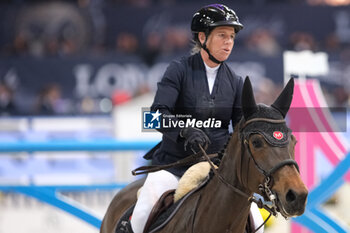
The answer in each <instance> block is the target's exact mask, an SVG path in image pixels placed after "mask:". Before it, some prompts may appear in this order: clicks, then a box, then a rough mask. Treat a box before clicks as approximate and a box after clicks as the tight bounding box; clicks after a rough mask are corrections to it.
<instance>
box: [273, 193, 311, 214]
mask: <svg viewBox="0 0 350 233" xmlns="http://www.w3.org/2000/svg"><path fill="white" fill-rule="evenodd" d="M307 195H308V191H307V190H303V191H299V192H297V191H295V190H293V189H289V190H288V191H287V193H286V194H285V195H284V196H280V195H279V201H278V208H279V211H280V213H281V214H282V215H285V217H293V216H300V215H302V214H303V213H304V211H305V207H306V202H307Z"/></svg>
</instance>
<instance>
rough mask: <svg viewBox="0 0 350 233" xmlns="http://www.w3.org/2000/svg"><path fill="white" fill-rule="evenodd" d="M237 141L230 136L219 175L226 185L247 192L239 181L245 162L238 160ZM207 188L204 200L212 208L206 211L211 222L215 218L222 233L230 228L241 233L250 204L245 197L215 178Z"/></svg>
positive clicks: (235, 137) (234, 137) (239, 149)
mask: <svg viewBox="0 0 350 233" xmlns="http://www.w3.org/2000/svg"><path fill="white" fill-rule="evenodd" d="M238 139H239V138H238V135H235V134H234V135H233V136H232V138H231V140H230V142H229V145H228V147H227V151H226V153H225V156H224V157H223V159H222V161H221V165H220V168H219V174H220V175H221V176H222V177H223V179H224V180H225V181H227V182H228V183H230V184H232V185H233V186H235V187H237V188H239V189H241V190H242V191H244V192H247V190H246V189H245V188H244V185H243V184H242V181H241V180H242V178H241V173H242V172H241V171H242V169H241V166H243V165H244V164H245V162H246V161H241V159H240V158H241V154H240V153H241V148H240V143H239V140H238ZM207 188H208V189H209V190H210V191H208V192H206V195H205V196H206V198H205V199H207V201H208V203H210V206H214V209H210V210H209V209H208V212H209V211H211V213H208V214H210V215H211V216H212V220H213V221H215V220H214V219H215V218H217V219H216V221H218V222H219V223H220V224H222V225H223V229H222V230H224V231H223V232H226V230H229V229H230V228H231V227H233V229H231V230H233V231H232V232H243V231H244V227H245V225H246V221H247V218H248V214H249V209H250V202H249V201H248V198H247V196H242V195H240V194H238V193H237V192H236V191H235V190H234V189H232V188H231V187H229V186H228V185H227V184H224V183H223V182H222V181H221V180H219V178H218V177H216V176H214V178H213V180H212V181H211V182H210V183H209V184H208V187H207ZM223 213H225V214H223ZM231 225H232V226H231ZM233 225H234V226H233ZM218 232H219V231H218ZM227 232H230V231H227Z"/></svg>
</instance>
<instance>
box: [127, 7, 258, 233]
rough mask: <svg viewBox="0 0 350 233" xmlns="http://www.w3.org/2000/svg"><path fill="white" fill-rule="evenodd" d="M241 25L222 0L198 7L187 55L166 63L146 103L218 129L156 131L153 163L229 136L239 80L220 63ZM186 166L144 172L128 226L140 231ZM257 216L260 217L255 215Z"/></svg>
mask: <svg viewBox="0 0 350 233" xmlns="http://www.w3.org/2000/svg"><path fill="white" fill-rule="evenodd" d="M242 28H243V25H242V24H241V23H240V22H239V19H238V17H237V15H236V13H235V12H234V11H233V10H232V9H230V8H228V7H227V6H225V5H222V4H212V5H208V6H205V7H203V8H201V9H200V10H199V11H198V12H196V13H195V14H194V15H193V18H192V24H191V31H192V33H193V40H194V43H195V45H194V48H193V50H192V55H190V56H187V57H184V58H182V59H180V60H179V61H173V62H171V63H170V65H169V66H168V68H167V70H166V71H165V73H164V76H163V78H162V80H161V81H160V82H159V83H158V89H157V92H156V95H155V98H154V102H153V104H152V106H151V110H152V111H157V110H158V111H159V112H160V113H161V114H162V115H163V116H164V117H165V116H166V115H169V116H175V117H173V118H172V119H171V120H172V121H175V122H176V121H179V120H181V119H179V118H177V117H176V116H179V115H187V116H188V115H189V116H191V117H192V119H196V120H203V121H205V120H207V119H215V120H216V121H220V122H221V125H220V127H217V128H215V127H211V128H210V127H208V128H195V127H187V128H181V127H176V128H172V129H164V128H163V129H159V131H160V132H161V133H162V134H163V138H162V142H161V144H160V146H159V148H158V149H157V150H155V152H154V153H153V154H151V156H149V155H148V159H152V164H153V165H165V164H169V163H173V162H176V161H178V160H181V159H183V158H185V157H187V156H189V155H191V154H193V152H197V151H199V148H198V144H200V145H201V146H203V147H204V148H206V151H207V153H208V154H209V153H217V152H218V151H220V150H222V149H223V147H224V144H225V143H226V141H227V140H228V137H229V130H228V128H229V124H230V121H231V122H232V125H233V127H234V125H235V124H236V123H237V122H238V121H239V120H240V118H241V116H242V113H241V109H240V105H241V92H242V86H243V79H242V78H241V77H239V76H237V75H236V74H235V73H234V72H233V71H232V69H231V68H230V67H229V66H228V65H227V64H226V63H225V61H226V60H227V58H228V57H229V55H230V54H231V51H232V48H233V45H234V40H235V37H236V35H237V33H238V32H239V31H240V30H241V29H242ZM188 167H189V166H183V167H173V168H169V169H167V170H161V171H158V172H154V173H149V174H148V176H147V178H146V181H145V183H144V186H143V187H142V189H141V191H140V194H139V198H138V201H137V203H136V206H135V209H134V212H133V215H132V219H131V227H132V229H133V232H135V233H142V232H143V229H144V226H145V224H146V221H147V218H148V215H149V213H150V212H151V210H152V207H153V205H154V204H155V203H156V201H157V200H158V199H159V197H160V196H161V195H162V194H163V193H164V192H165V191H167V190H169V189H175V188H176V187H177V185H178V180H179V178H180V177H181V176H182V175H183V174H184V172H185V171H186V169H187V168H188ZM260 218H261V216H260Z"/></svg>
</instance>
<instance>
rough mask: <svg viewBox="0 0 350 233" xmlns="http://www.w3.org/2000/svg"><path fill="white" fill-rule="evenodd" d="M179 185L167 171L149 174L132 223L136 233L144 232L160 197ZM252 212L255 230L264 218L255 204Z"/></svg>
mask: <svg viewBox="0 0 350 233" xmlns="http://www.w3.org/2000/svg"><path fill="white" fill-rule="evenodd" d="M178 183H179V177H177V176H175V175H173V174H172V173H170V172H168V171H165V170H161V171H157V172H153V173H149V174H148V175H147V178H146V181H145V183H144V185H143V187H142V188H141V191H140V194H139V197H138V199H137V202H136V205H135V209H134V212H133V214H132V218H131V221H130V223H131V228H132V230H133V232H134V233H142V232H143V229H144V227H145V225H146V221H147V219H148V215H149V214H150V213H151V210H152V208H153V206H154V205H155V204H156V202H157V201H158V199H159V198H160V196H161V195H162V194H163V193H164V192H166V191H168V190H170V189H176V188H177V186H178ZM250 212H251V214H252V216H253V218H254V225H255V228H257V227H259V226H260V225H261V224H262V223H263V218H262V216H261V214H260V211H259V208H258V207H257V205H256V204H255V203H252V205H251V208H250ZM263 232H264V227H262V228H261V229H260V230H259V231H258V233H263Z"/></svg>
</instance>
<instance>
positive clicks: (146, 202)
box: [130, 170, 179, 233]
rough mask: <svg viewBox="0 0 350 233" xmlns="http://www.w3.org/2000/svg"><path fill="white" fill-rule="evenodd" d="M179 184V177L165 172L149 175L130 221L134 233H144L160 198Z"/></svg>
mask: <svg viewBox="0 0 350 233" xmlns="http://www.w3.org/2000/svg"><path fill="white" fill-rule="evenodd" d="M178 183H179V177H177V176H175V175H173V174H172V173H170V172H168V171H165V170H161V171H157V172H153V173H149V174H148V175H147V178H146V181H145V183H144V185H143V187H142V188H141V191H140V195H139V197H138V199H137V202H136V206H135V209H134V212H133V214H132V218H131V221H130V223H131V228H132V230H133V231H134V233H142V232H143V228H144V227H145V225H146V222H147V219H148V215H149V214H150V213H151V210H152V208H153V206H154V205H155V204H156V202H157V201H158V199H159V198H160V196H161V195H162V194H163V193H164V192H166V191H168V190H170V189H176V188H177V185H178Z"/></svg>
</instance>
